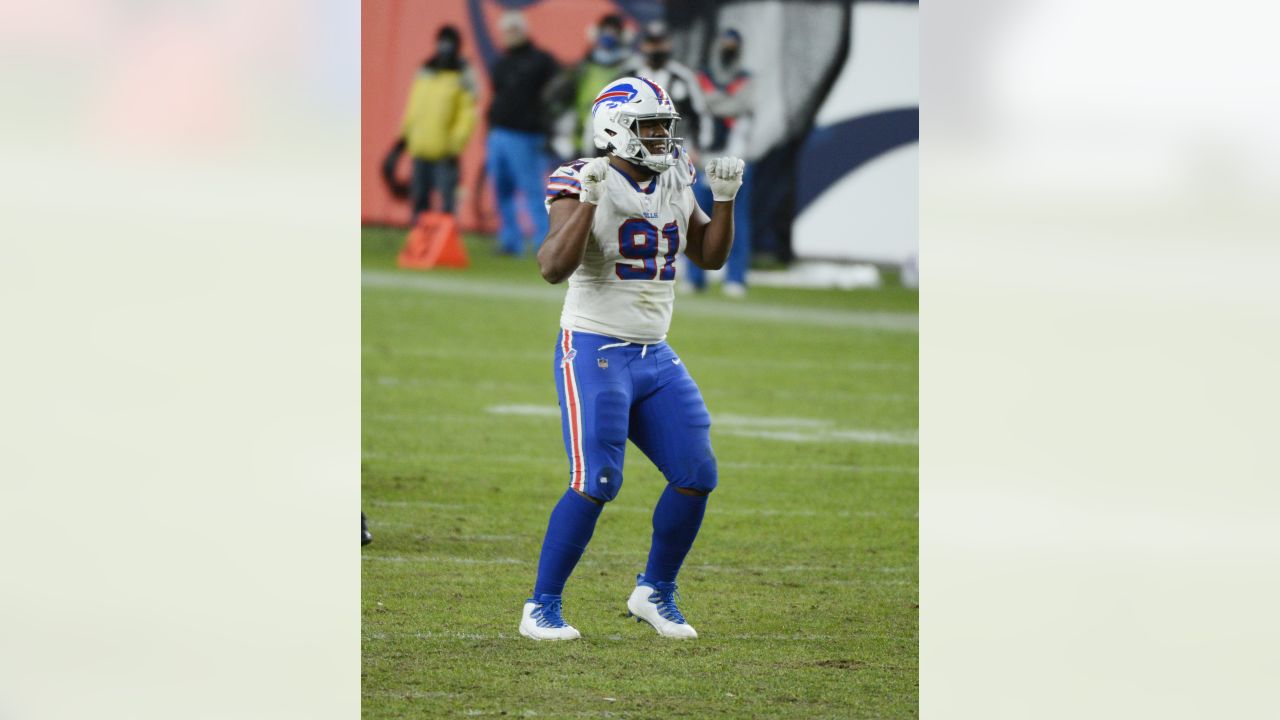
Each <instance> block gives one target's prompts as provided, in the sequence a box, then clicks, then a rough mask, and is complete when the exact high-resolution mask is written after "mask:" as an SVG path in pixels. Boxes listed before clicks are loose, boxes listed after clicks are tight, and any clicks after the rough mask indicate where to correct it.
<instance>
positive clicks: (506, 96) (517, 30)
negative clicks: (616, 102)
mask: <svg viewBox="0 0 1280 720" xmlns="http://www.w3.org/2000/svg"><path fill="white" fill-rule="evenodd" d="M498 29H499V31H500V32H501V33H502V43H503V47H504V50H505V52H504V53H503V55H502V57H501V58H500V59H499V60H498V62H497V63H495V64H494V66H493V70H492V72H491V73H490V77H491V79H492V81H493V102H492V103H491V104H490V105H489V115H488V119H489V138H488V142H487V143H486V147H485V152H486V158H485V167H486V170H487V171H488V173H489V177H490V179H492V181H493V189H494V195H495V196H496V198H497V201H498V215H499V227H498V242H499V252H501V253H503V254H505V255H522V254H523V253H524V247H525V242H524V233H523V232H522V231H521V229H520V221H519V220H520V218H519V211H518V207H519V206H518V203H517V199H516V195H517V194H519V195H520V196H521V198H522V199H523V202H524V205H525V208H526V211H527V212H528V214H529V220H530V222H531V224H532V226H533V245H534V248H535V249H536V248H537V247H539V246H541V244H542V240H543V238H545V237H546V235H547V213H546V210H545V208H544V207H543V197H542V196H543V189H544V185H545V180H546V176H547V170H548V169H549V168H548V167H547V162H546V160H545V155H544V153H543V149H544V147H545V145H546V143H547V132H546V129H547V128H546V126H547V111H546V108H545V103H544V102H543V95H544V92H545V90H546V87H547V84H548V83H549V82H550V81H551V80H552V78H554V77H555V75H556V73H557V72H558V71H559V67H558V66H557V65H556V61H555V59H554V58H552V57H551V56H550V55H548V54H547V53H546V52H543V51H542V50H540V49H538V48H536V47H534V45H533V43H532V42H530V41H529V34H528V25H527V24H526V22H525V19H524V15H522V14H521V13H520V12H519V11H516V10H510V11H507V12H505V13H503V14H502V17H501V18H500V19H499V20H498Z"/></svg>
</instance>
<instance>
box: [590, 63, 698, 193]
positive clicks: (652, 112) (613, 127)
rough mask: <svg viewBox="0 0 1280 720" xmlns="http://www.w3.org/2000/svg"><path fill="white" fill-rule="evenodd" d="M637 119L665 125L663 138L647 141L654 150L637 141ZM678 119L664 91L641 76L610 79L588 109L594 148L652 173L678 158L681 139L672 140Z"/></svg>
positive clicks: (674, 162)
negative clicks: (655, 121)
mask: <svg viewBox="0 0 1280 720" xmlns="http://www.w3.org/2000/svg"><path fill="white" fill-rule="evenodd" d="M641 120H664V121H666V123H667V125H666V128H667V137H665V138H651V139H649V140H647V142H648V143H649V144H656V149H655V150H656V151H651V150H650V149H649V148H648V147H646V146H645V145H646V143H645V142H642V141H641V139H640V136H639V128H640V126H639V122H640V121H641ZM679 120H680V113H677V112H676V109H675V107H674V106H673V105H672V104H671V96H670V95H668V94H667V91H666V90H663V89H662V86H661V85H659V84H658V83H656V82H654V81H652V80H650V79H648V78H642V77H624V78H622V79H620V80H614V81H613V82H611V83H609V84H608V85H606V86H605V87H604V89H603V90H601V91H600V94H599V95H597V96H596V101H595V103H594V104H592V106H591V126H592V131H593V138H592V139H593V140H595V144H596V147H598V148H600V149H601V150H610V151H612V152H613V154H614V155H617V156H618V157H620V158H622V159H623V160H629V161H631V162H633V163H635V164H637V165H643V166H645V167H647V168H649V169H650V170H653V171H654V172H662V171H663V170H666V169H667V168H670V167H673V166H674V165H675V164H676V159H677V158H679V157H680V143H681V141H682V140H683V139H684V138H680V137H676V124H677V123H678V122H679Z"/></svg>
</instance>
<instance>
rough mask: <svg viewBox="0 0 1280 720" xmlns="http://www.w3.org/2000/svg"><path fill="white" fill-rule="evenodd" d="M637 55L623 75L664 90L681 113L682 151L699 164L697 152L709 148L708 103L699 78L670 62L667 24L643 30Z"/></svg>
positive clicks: (654, 22) (685, 66) (682, 65)
mask: <svg viewBox="0 0 1280 720" xmlns="http://www.w3.org/2000/svg"><path fill="white" fill-rule="evenodd" d="M639 50H640V52H639V54H638V55H637V56H635V57H634V58H633V59H632V61H631V62H630V63H629V64H628V65H627V66H626V67H625V68H624V72H623V75H636V76H639V77H644V78H649V79H650V80H652V81H654V82H656V83H658V85H659V86H661V87H663V88H666V91H667V92H669V93H670V94H671V102H672V104H674V105H675V108H676V112H678V113H680V118H681V123H682V127H684V128H688V129H687V130H685V131H684V136H685V141H684V147H685V150H687V151H689V153H690V156H691V159H692V160H693V162H694V164H695V165H697V164H698V162H699V152H700V151H701V150H702V148H705V147H707V146H708V145H710V144H711V130H712V128H711V116H710V115H709V113H708V111H707V101H706V98H705V97H703V95H702V89H701V88H700V87H699V86H698V76H697V74H695V73H694V72H693V70H690V69H689V67H688V66H687V65H685V64H683V63H681V62H678V61H676V60H672V59H671V37H670V36H669V35H668V33H667V24H666V23H665V22H663V21H661V20H654V21H653V22H651V23H649V24H648V25H645V26H644V32H643V33H642V34H641V36H640V47H639Z"/></svg>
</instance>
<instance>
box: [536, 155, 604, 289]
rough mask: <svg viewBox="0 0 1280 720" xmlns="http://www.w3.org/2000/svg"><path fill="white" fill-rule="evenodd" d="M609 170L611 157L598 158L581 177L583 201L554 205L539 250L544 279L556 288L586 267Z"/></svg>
mask: <svg viewBox="0 0 1280 720" xmlns="http://www.w3.org/2000/svg"><path fill="white" fill-rule="evenodd" d="M608 171H609V159H608V158H603V157H600V158H596V159H595V160H592V161H591V162H589V163H587V165H586V167H584V168H583V169H582V173H581V174H580V177H581V179H582V180H581V182H582V190H581V191H580V192H579V194H578V200H579V201H580V202H572V198H570V197H567V196H566V197H561V198H558V199H556V200H554V201H552V203H551V210H550V212H551V218H550V219H551V229H550V230H549V231H548V232H547V239H546V240H543V241H542V247H540V248H538V271H539V272H540V273H542V279H543V280H546V281H547V282H549V283H551V284H552V285H554V284H556V283H559V282H563V281H564V280H565V279H566V278H568V277H569V276H570V275H572V274H573V271H574V270H577V269H578V266H579V265H581V264H582V256H583V254H584V253H585V252H586V249H587V239H588V238H590V237H591V223H592V222H594V221H595V217H596V205H597V203H599V202H600V198H602V197H603V196H604V191H605V177H606V173H607V172H608Z"/></svg>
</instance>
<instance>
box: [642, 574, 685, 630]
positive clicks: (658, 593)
mask: <svg viewBox="0 0 1280 720" xmlns="http://www.w3.org/2000/svg"><path fill="white" fill-rule="evenodd" d="M679 599H680V591H679V590H677V589H676V584H675V583H673V582H672V583H654V589H653V592H652V593H650V595H649V602H651V603H653V604H654V605H657V606H658V614H659V615H661V616H662V617H664V618H666V619H667V620H670V621H671V622H673V623H675V624H677V625H684V624H686V623H685V620H684V615H682V614H681V613H680V608H678V607H676V601H677V600H679Z"/></svg>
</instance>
